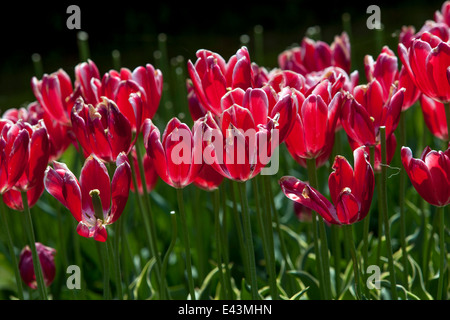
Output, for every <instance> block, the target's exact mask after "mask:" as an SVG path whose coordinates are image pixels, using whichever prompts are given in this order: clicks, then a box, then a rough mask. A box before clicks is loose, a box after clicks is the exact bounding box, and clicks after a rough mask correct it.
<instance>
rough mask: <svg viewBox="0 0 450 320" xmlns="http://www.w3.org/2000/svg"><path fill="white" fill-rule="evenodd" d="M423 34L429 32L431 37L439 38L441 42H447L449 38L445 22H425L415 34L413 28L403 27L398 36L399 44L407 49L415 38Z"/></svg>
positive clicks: (449, 31) (449, 32) (449, 34)
mask: <svg viewBox="0 0 450 320" xmlns="http://www.w3.org/2000/svg"><path fill="white" fill-rule="evenodd" d="M425 32H429V33H431V34H432V35H435V36H437V37H439V38H441V39H442V41H448V40H449V38H450V30H449V28H448V26H447V25H446V24H445V22H443V21H433V20H427V21H426V22H425V23H424V24H423V26H422V28H420V30H419V32H417V33H416V29H415V28H414V27H413V26H403V27H402V30H401V32H400V35H399V43H402V44H403V45H404V46H405V47H406V48H409V47H410V46H411V44H412V41H413V40H414V39H416V38H420V37H421V36H422V34H423V33H425Z"/></svg>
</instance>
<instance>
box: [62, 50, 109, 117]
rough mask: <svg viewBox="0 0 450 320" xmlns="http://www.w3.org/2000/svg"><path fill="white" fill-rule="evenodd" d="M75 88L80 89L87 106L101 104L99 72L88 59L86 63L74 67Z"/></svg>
mask: <svg viewBox="0 0 450 320" xmlns="http://www.w3.org/2000/svg"><path fill="white" fill-rule="evenodd" d="M75 87H79V88H80V89H79V90H80V91H81V95H82V97H83V100H84V101H85V102H86V103H87V104H92V105H96V104H97V103H99V102H101V98H100V97H101V79H100V72H99V71H98V68H97V66H96V65H95V63H94V61H92V60H90V59H88V61H87V62H82V63H79V64H78V65H77V66H75ZM69 112H70V110H69Z"/></svg>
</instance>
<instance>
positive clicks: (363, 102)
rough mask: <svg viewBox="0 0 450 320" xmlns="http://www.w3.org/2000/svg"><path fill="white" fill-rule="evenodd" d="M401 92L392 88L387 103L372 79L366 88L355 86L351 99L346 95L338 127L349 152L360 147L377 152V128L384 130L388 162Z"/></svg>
mask: <svg viewBox="0 0 450 320" xmlns="http://www.w3.org/2000/svg"><path fill="white" fill-rule="evenodd" d="M405 90H406V89H405V88H401V89H397V88H394V89H393V90H392V91H391V94H390V96H389V98H388V100H387V101H384V100H383V89H382V86H381V84H380V83H379V82H378V81H377V80H376V79H373V80H372V81H371V82H370V83H369V84H368V85H359V86H357V87H356V88H355V89H354V92H353V96H351V95H347V97H346V100H345V101H344V103H343V106H342V112H341V123H342V126H343V128H344V130H345V132H346V133H347V136H348V140H349V142H350V145H351V147H352V149H355V148H357V147H360V146H366V147H370V146H374V147H375V148H376V149H379V148H380V146H379V145H380V127H382V126H384V127H386V143H387V154H388V157H387V158H388V160H390V159H391V158H392V156H393V154H394V152H395V148H396V141H397V140H396V139H395V137H394V131H395V129H396V128H397V126H398V123H399V120H400V113H401V110H402V106H403V97H404V92H405ZM377 154H381V153H380V152H376V153H375V159H374V161H375V162H374V163H375V166H374V167H375V168H374V169H375V170H377V171H378V170H379V169H380V159H381V158H380V157H378V158H377Z"/></svg>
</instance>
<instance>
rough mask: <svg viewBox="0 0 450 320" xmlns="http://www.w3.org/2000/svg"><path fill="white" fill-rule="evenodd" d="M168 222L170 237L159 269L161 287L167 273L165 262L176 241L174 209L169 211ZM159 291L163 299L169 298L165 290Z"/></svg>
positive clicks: (163, 284)
mask: <svg viewBox="0 0 450 320" xmlns="http://www.w3.org/2000/svg"><path fill="white" fill-rule="evenodd" d="M170 222H171V225H172V239H171V241H170V244H169V248H167V251H166V254H165V256H164V259H163V261H162V269H161V288H164V286H165V285H166V284H165V279H166V273H167V264H168V263H169V257H170V254H171V253H172V251H173V248H175V244H176V243H177V238H178V237H177V234H178V230H177V216H176V215H175V211H171V212H170ZM161 293H164V294H163V296H162V297H163V299H166V298H170V297H166V292H165V291H164V290H163V291H161Z"/></svg>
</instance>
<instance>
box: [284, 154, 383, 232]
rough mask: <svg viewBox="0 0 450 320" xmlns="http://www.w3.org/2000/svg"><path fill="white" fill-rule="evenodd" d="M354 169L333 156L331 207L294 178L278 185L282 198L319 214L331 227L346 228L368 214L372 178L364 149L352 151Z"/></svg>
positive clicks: (371, 194) (288, 177) (373, 184)
mask: <svg viewBox="0 0 450 320" xmlns="http://www.w3.org/2000/svg"><path fill="white" fill-rule="evenodd" d="M353 157H354V169H353V168H352V167H351V165H350V164H349V163H348V161H347V160H346V159H345V158H344V157H342V156H336V158H335V161H334V164H333V170H334V171H333V172H332V173H331V174H330V177H329V179H328V187H329V190H330V196H331V199H332V201H333V203H331V202H330V201H329V200H328V199H327V198H326V197H325V196H323V195H322V194H321V193H320V192H318V191H317V190H315V189H314V188H312V187H310V186H309V185H308V184H306V183H304V182H302V181H301V180H298V179H296V178H295V177H290V176H286V177H282V178H281V179H280V181H279V184H280V186H281V189H282V190H283V192H284V194H285V195H286V196H287V197H288V198H289V199H291V200H293V201H295V202H298V203H300V204H301V205H303V206H305V207H307V208H310V209H311V210H314V211H316V212H317V213H318V214H320V215H321V216H322V217H323V218H324V220H325V221H326V222H328V223H331V224H337V225H348V224H353V223H355V222H358V221H361V220H362V219H364V218H365V217H366V215H367V213H368V211H369V208H370V205H371V202H372V196H373V190H374V187H375V178H374V173H373V169H372V166H371V165H370V163H369V160H368V155H367V153H366V152H365V151H364V149H363V148H357V149H355V151H353Z"/></svg>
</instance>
